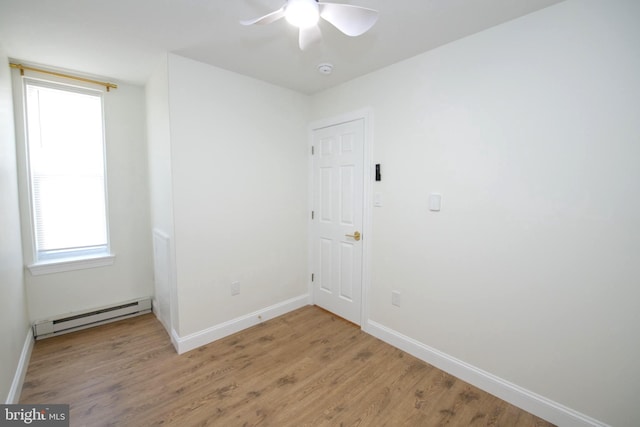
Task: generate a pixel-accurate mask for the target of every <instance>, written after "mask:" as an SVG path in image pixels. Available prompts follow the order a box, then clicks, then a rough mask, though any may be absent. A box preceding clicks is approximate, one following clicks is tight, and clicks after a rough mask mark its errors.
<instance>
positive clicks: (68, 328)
mask: <svg viewBox="0 0 640 427" xmlns="http://www.w3.org/2000/svg"><path fill="white" fill-rule="evenodd" d="M150 312H151V299H150V298H145V299H140V300H136V301H130V302H126V303H123V304H119V305H113V306H110V307H104V308H100V309H98V310H93V311H88V312H82V313H76V314H72V315H70V316H66V317H61V318H57V319H49V320H43V321H40V322H36V323H35V324H34V325H33V335H34V336H35V338H36V339H42V338H49V337H53V336H56V335H61V334H66V333H68V332H74V331H79V330H81V329H86V328H91V327H93V326H98V325H104V324H105V323H109V322H115V321H116V320H121V319H126V318H128V317H133V316H139V315H141V314H145V313H150Z"/></svg>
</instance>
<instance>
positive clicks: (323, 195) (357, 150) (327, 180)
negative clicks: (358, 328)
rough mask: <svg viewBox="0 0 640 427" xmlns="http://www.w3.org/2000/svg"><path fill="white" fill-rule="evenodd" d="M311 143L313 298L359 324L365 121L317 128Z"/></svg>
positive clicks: (315, 301)
mask: <svg viewBox="0 0 640 427" xmlns="http://www.w3.org/2000/svg"><path fill="white" fill-rule="evenodd" d="M312 145H313V150H314V156H313V162H312V164H313V171H312V175H313V201H312V205H313V208H312V209H313V213H314V215H313V221H312V233H311V236H312V243H311V257H312V271H313V282H312V288H313V301H314V303H315V304H316V305H318V306H320V307H322V308H324V309H326V310H328V311H331V312H333V313H335V314H337V315H338V316H340V317H343V318H344V319H347V320H349V321H351V322H353V323H355V324H357V325H360V324H361V319H362V301H363V253H364V250H363V249H364V245H363V242H364V241H366V239H367V237H368V236H367V233H365V230H364V217H365V215H364V213H365V212H364V211H365V209H364V207H365V203H364V201H365V197H364V195H365V167H364V164H365V161H364V160H365V159H364V149H365V120H364V118H357V119H354V120H350V121H344V122H341V123H337V124H332V125H329V126H325V127H319V128H315V129H313V133H312ZM367 175H368V174H367ZM357 233H360V238H358V237H357Z"/></svg>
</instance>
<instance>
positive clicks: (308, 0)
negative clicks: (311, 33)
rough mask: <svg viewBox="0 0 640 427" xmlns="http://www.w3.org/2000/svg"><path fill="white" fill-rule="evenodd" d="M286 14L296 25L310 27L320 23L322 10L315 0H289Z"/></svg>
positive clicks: (287, 18) (290, 21)
mask: <svg viewBox="0 0 640 427" xmlns="http://www.w3.org/2000/svg"><path fill="white" fill-rule="evenodd" d="M284 16H285V18H286V20H287V22H288V23H289V24H291V25H293V26H294V27H298V28H308V27H312V26H314V25H316V24H317V23H318V19H320V10H319V7H318V3H317V2H316V1H315V0H289V1H288V2H287V9H286V10H285V15H284Z"/></svg>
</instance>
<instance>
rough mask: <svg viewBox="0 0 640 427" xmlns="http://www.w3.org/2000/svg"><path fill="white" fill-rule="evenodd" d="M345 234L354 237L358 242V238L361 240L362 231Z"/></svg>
mask: <svg viewBox="0 0 640 427" xmlns="http://www.w3.org/2000/svg"><path fill="white" fill-rule="evenodd" d="M345 236H347V237H353V240H355V241H356V242H357V241H358V240H360V232H359V231H356V232H355V233H353V234H345Z"/></svg>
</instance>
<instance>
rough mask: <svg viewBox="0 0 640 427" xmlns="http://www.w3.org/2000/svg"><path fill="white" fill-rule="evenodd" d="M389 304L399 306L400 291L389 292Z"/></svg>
mask: <svg viewBox="0 0 640 427" xmlns="http://www.w3.org/2000/svg"><path fill="white" fill-rule="evenodd" d="M391 304H393V305H395V306H396V307H400V292H398V291H392V292H391Z"/></svg>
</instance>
